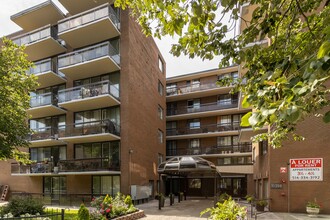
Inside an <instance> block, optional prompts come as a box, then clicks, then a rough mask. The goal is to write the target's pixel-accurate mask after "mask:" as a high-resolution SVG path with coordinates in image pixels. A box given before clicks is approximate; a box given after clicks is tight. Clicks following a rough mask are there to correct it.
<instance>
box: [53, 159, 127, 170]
mask: <svg viewBox="0 0 330 220" xmlns="http://www.w3.org/2000/svg"><path fill="white" fill-rule="evenodd" d="M57 166H58V170H59V172H86V171H109V170H111V171H119V170H120V163H119V160H112V159H109V158H108V157H106V158H87V159H75V160H60V161H59V162H58V164H57Z"/></svg>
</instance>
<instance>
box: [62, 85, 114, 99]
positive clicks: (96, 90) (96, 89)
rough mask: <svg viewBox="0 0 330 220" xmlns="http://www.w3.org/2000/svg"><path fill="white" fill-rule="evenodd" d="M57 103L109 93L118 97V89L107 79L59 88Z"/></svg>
mask: <svg viewBox="0 0 330 220" xmlns="http://www.w3.org/2000/svg"><path fill="white" fill-rule="evenodd" d="M58 94H59V103H63V102H70V101H73V100H81V99H85V98H90V97H96V96H100V95H106V94H110V95H112V96H113V97H115V98H116V99H119V89H118V88H117V87H116V86H115V85H113V84H112V83H111V82H110V81H109V80H105V81H102V82H97V83H91V84H88V85H83V86H77V87H74V88H69V89H64V90H60V91H59V92H58Z"/></svg>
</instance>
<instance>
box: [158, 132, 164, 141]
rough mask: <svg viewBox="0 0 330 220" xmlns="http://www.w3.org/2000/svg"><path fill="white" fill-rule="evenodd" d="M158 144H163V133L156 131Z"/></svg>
mask: <svg viewBox="0 0 330 220" xmlns="http://www.w3.org/2000/svg"><path fill="white" fill-rule="evenodd" d="M158 142H159V143H160V144H162V143H163V142H164V133H163V131H161V130H159V129H158Z"/></svg>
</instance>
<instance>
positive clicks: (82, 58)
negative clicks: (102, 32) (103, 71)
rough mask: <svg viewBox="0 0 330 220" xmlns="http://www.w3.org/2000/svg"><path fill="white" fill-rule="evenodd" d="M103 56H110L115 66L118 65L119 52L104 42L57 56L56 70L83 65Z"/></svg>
mask: <svg viewBox="0 0 330 220" xmlns="http://www.w3.org/2000/svg"><path fill="white" fill-rule="evenodd" d="M104 56H110V57H111V58H112V59H113V60H114V61H115V62H116V63H117V64H120V57H119V52H118V51H117V50H116V49H115V48H114V47H113V46H112V45H111V44H110V42H105V43H101V44H98V45H94V46H91V47H87V48H84V49H81V50H77V51H73V52H71V53H67V54H63V55H61V56H58V68H63V67H67V66H71V65H75V64H79V63H83V62H86V61H90V60H94V59H97V58H100V57H104Z"/></svg>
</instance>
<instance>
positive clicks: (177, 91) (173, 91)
mask: <svg viewBox="0 0 330 220" xmlns="http://www.w3.org/2000/svg"><path fill="white" fill-rule="evenodd" d="M215 88H221V87H220V86H218V85H217V84H216V82H214V83H208V84H193V85H189V86H180V87H173V88H166V95H167V96H174V95H181V94H187V93H191V92H198V91H204V90H209V89H215Z"/></svg>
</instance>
